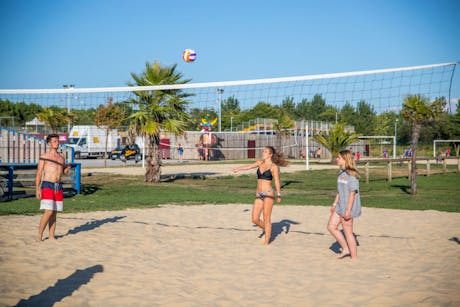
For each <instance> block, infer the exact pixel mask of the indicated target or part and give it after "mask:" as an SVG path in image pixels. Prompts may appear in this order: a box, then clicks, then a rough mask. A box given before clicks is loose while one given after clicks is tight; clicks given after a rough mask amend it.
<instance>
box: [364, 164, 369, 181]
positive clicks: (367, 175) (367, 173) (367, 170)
mask: <svg viewBox="0 0 460 307" xmlns="http://www.w3.org/2000/svg"><path fill="white" fill-rule="evenodd" d="M365 170H366V183H369V161H366V167H365Z"/></svg>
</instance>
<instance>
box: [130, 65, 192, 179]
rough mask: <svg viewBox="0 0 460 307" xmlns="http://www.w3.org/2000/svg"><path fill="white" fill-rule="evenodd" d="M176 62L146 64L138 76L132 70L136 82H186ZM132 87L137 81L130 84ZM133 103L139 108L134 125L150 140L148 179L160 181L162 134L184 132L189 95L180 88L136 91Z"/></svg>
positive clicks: (147, 83)
mask: <svg viewBox="0 0 460 307" xmlns="http://www.w3.org/2000/svg"><path fill="white" fill-rule="evenodd" d="M176 67H177V64H174V65H172V66H162V65H161V64H160V63H159V62H157V61H155V62H153V64H149V63H146V64H145V71H144V72H143V73H141V74H139V75H137V74H135V73H131V77H132V78H133V80H134V82H135V85H138V86H150V85H165V84H185V83H188V82H190V81H191V79H183V75H182V73H179V72H177V71H176ZM129 85H130V86H133V85H134V84H132V83H130V84H129ZM134 94H135V96H136V97H135V98H134V99H132V100H130V102H131V103H133V104H135V105H136V106H137V107H138V111H135V112H134V113H133V114H132V115H131V116H130V119H131V124H132V125H133V126H134V127H135V129H136V131H137V132H138V133H140V134H141V135H143V136H146V137H147V139H148V157H147V167H146V172H145V181H146V182H150V183H159V182H160V178H161V156H160V133H161V132H162V131H167V132H172V133H174V134H176V135H179V134H182V133H184V132H185V130H186V127H187V123H188V121H189V116H188V113H187V110H186V106H187V104H188V101H187V100H186V98H187V97H189V96H191V95H190V94H186V93H184V92H183V91H182V90H180V89H168V90H156V91H136V92H134Z"/></svg>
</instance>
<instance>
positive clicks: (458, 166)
mask: <svg viewBox="0 0 460 307" xmlns="http://www.w3.org/2000/svg"><path fill="white" fill-rule="evenodd" d="M457 173H460V157H457Z"/></svg>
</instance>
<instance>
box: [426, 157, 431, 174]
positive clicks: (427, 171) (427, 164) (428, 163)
mask: <svg viewBox="0 0 460 307" xmlns="http://www.w3.org/2000/svg"><path fill="white" fill-rule="evenodd" d="M430 167H431V166H430V159H429V158H428V159H426V176H427V177H428V176H430Z"/></svg>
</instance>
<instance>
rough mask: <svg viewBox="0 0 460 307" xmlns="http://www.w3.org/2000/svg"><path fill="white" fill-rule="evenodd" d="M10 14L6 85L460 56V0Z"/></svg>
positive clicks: (304, 1) (27, 8) (75, 6)
mask: <svg viewBox="0 0 460 307" xmlns="http://www.w3.org/2000/svg"><path fill="white" fill-rule="evenodd" d="M0 12H2V18H1V19H0V38H1V42H2V47H1V57H0V67H1V73H0V89H19V88H61V87H62V85H63V84H69V83H71V84H75V86H76V87H80V88H82V87H111V86H125V85H126V84H127V82H129V81H131V78H130V72H134V73H141V72H142V70H143V68H144V65H145V62H147V61H149V62H151V61H153V60H158V61H160V62H161V63H162V64H165V65H171V64H174V63H177V64H178V70H179V71H180V72H183V73H184V75H185V77H187V78H192V80H193V81H192V82H207V81H228V80H239V79H257V78H271V77H286V76H297V75H310V74H319V73H335V72H346V71H357V70H368V69H380V68H393V67H402V66H413V65H424V64H432V63H444V62H456V61H460V18H458V14H459V12H460V1H457V0H451V1H449V0H437V1H435V0H372V1H371V0H368V1H364V0H349V1H343V0H323V1H320V0H317V1H310V0H283V1H279V0H265V1H260V0H233V1H217V0H214V1H204V0H195V1H179V0H168V1H166V0H164V1H147V0H145V1H144V0H132V1H119V0H102V1H96V0H79V1H69V0H59V1H56V0H49V1H25V0H2V1H0ZM185 48H193V49H195V50H196V51H197V54H198V57H197V60H196V62H195V63H192V64H187V63H184V62H183V61H182V60H181V53H182V51H183V50H184V49H185ZM459 70H460V69H459V68H458V67H457V71H456V76H455V78H454V85H453V92H452V97H460V76H459V74H460V71H459Z"/></svg>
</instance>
